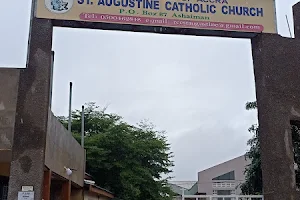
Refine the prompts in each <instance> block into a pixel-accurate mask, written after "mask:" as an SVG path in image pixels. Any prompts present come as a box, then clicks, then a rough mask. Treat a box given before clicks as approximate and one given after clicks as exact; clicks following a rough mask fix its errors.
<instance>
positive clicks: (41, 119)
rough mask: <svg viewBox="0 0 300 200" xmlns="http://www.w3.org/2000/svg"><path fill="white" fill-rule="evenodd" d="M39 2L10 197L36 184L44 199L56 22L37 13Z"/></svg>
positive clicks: (22, 82)
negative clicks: (40, 16) (39, 17)
mask: <svg viewBox="0 0 300 200" xmlns="http://www.w3.org/2000/svg"><path fill="white" fill-rule="evenodd" d="M35 5H36V0H32V15H31V24H30V35H29V43H28V57H27V66H26V68H25V69H23V70H21V72H20V79H19V90H18V100H17V108H16V120H15V130H14V139H13V147H12V161H11V169H10V180H9V191H8V200H15V199H17V198H18V192H19V191H20V190H21V188H22V186H33V189H34V199H36V200H39V199H42V191H43V179H44V163H45V162H44V160H45V145H46V134H47V121H48V111H49V100H50V79H51V57H52V53H51V48H52V32H53V26H52V22H51V20H46V19H36V18H35V17H34V12H35Z"/></svg>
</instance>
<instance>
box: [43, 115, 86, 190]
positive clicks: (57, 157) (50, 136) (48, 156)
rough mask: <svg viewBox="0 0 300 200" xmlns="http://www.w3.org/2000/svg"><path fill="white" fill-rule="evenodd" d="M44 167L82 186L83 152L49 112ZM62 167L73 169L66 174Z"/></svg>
mask: <svg viewBox="0 0 300 200" xmlns="http://www.w3.org/2000/svg"><path fill="white" fill-rule="evenodd" d="M46 140H47V143H46V152H45V165H46V166H47V167H48V168H49V169H50V170H51V171H52V172H54V173H56V174H58V175H60V176H62V177H64V178H66V179H69V178H70V179H71V180H72V181H73V182H74V183H76V184H77V185H79V186H83V179H84V171H85V169H84V168H85V151H84V149H83V148H82V147H81V146H80V144H79V143H78V142H77V141H76V140H75V139H74V137H73V136H72V134H71V133H69V132H68V131H67V130H66V129H65V127H64V126H63V125H62V124H61V123H60V122H59V121H58V120H57V118H56V117H55V116H54V115H53V113H52V112H49V119H48V131H47V139H46ZM64 167H67V168H70V169H73V170H72V172H73V173H72V175H71V176H70V177H69V176H68V175H67V174H66V171H65V169H64Z"/></svg>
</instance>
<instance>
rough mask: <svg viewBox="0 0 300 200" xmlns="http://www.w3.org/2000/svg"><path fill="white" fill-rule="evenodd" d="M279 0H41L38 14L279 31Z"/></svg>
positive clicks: (66, 18) (124, 22) (125, 21)
mask: <svg viewBox="0 0 300 200" xmlns="http://www.w3.org/2000/svg"><path fill="white" fill-rule="evenodd" d="M275 13H276V9H275V0H37V5H36V10H35V17H37V18H44V19H53V20H62V21H65V20H66V21H79V22H102V23H114V24H131V25H144V26H160V27H170V28H172V27H173V28H189V29H205V30H222V31H236V32H256V33H261V32H265V33H276V32H277V25H276V14H275Z"/></svg>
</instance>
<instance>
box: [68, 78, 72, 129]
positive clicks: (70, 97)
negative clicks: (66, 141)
mask: <svg viewBox="0 0 300 200" xmlns="http://www.w3.org/2000/svg"><path fill="white" fill-rule="evenodd" d="M72 88H73V84H72V82H70V96H69V121H68V131H69V132H70V133H71V131H72V130H71V126H72Z"/></svg>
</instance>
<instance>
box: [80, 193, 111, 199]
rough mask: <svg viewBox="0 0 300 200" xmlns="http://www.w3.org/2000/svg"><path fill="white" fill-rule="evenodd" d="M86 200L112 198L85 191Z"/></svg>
mask: <svg viewBox="0 0 300 200" xmlns="http://www.w3.org/2000/svg"><path fill="white" fill-rule="evenodd" d="M84 200H110V198H108V197H101V196H97V195H96V194H94V193H91V192H84Z"/></svg>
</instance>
